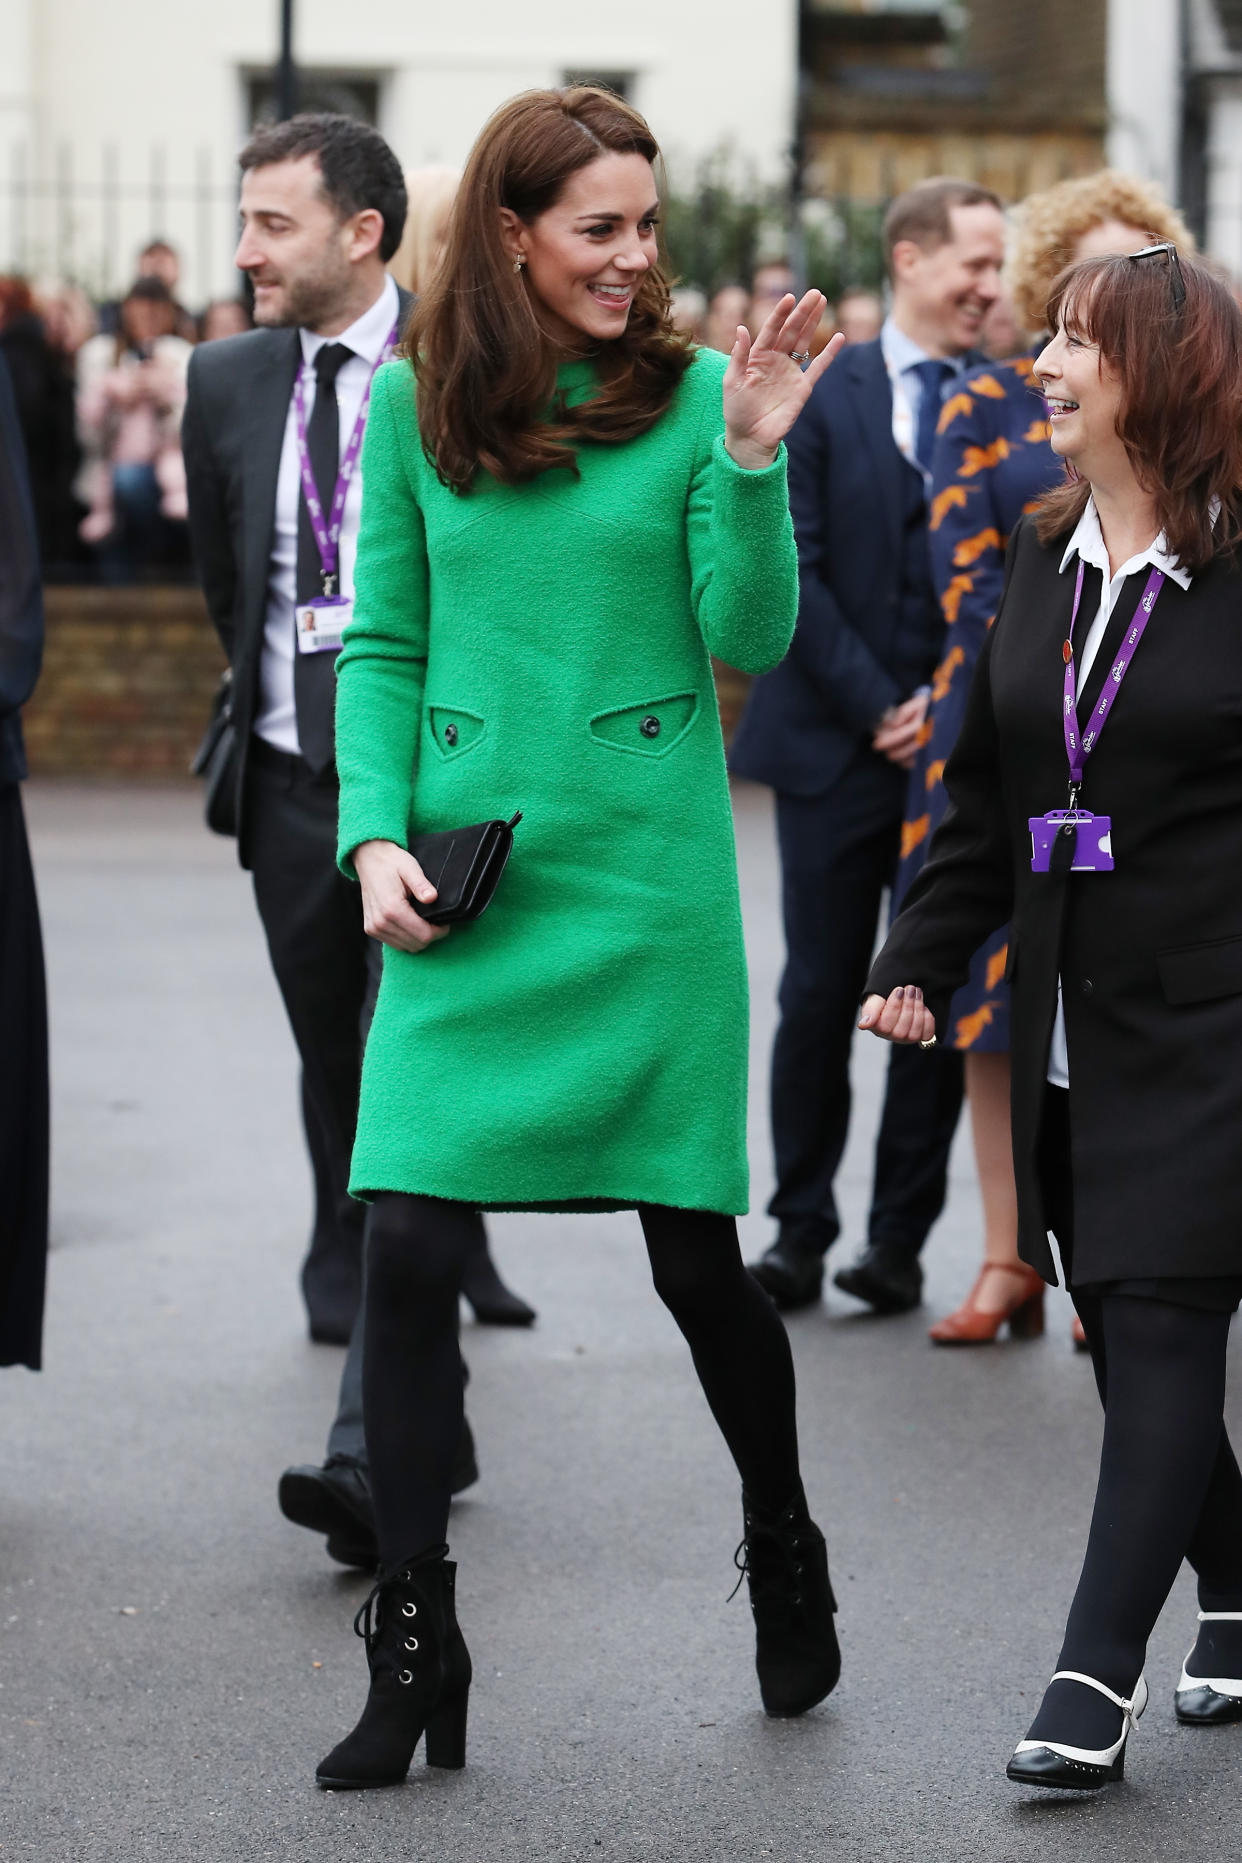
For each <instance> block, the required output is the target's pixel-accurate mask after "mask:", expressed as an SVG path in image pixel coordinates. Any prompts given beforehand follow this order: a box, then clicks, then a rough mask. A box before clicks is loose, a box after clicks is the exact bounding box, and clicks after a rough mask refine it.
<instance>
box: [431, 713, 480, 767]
mask: <svg viewBox="0 0 1242 1863" xmlns="http://www.w3.org/2000/svg"><path fill="white" fill-rule="evenodd" d="M427 721H428V724H429V725H430V727H431V735H432V737H433V738H434V739H435V741H436V749H437V750H438V751H439V752H440V753H441V755H442V756H445V757H460V755H461V753H462V752H463V751H464V750H472V749H473V748H474V746H475V745H476V744H477V743H478V741H479V739H480V738H481V737H482V735H483V733H484V731H485V730H486V729H487V727H486V725H485V724H484V722H483V720H482V719H481V718H478V717H476V716H475V714H474V712H463V711H459V710H457V708H456V707H454V706H448V705H433V706H432V707H431V708H430V710H429V712H428V714H427Z"/></svg>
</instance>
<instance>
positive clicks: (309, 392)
mask: <svg viewBox="0 0 1242 1863" xmlns="http://www.w3.org/2000/svg"><path fill="white" fill-rule="evenodd" d="M397 306H398V298H397V287H396V285H395V283H394V282H393V280H392V279H391V278H390V277H387V276H386V277H385V279H384V288H383V290H382V291H381V292H380V294H379V296H378V298H376V300H375V302H374V304H372V306H371V308H370V310H368V311H364V312H363V314H362V316H361V317H359V318H358V320H357V322H356V323H351V324H350V326H349V328H348V330H342V331H341V334H340V335H339V336H320V335H319V334H318V332H317V331H314V330H299V331H298V337H299V339H300V341H301V345H302V360H303V361H304V362H306V363H313V362H314V360H315V357H316V356H317V355H318V353H319V351H320V350H321V349H322V348H323V346H324V344H325V343H344V345H345V347H346V348H347V349H352V350H353V351H354V352H355V357H356V359H355V360H353V361H350V362H347V363H345V364H344V365H343V366H342V368H341V370H340V373H339V374H338V375H337V378H336V401H337V406H338V407H339V409H340V424H341V451H342V452H344V451H345V447H346V445H347V444H348V441H349V436H350V434H351V433H352V432H353V430H354V422H355V421H356V420H357V418H358V410H359V408H360V407H361V406H362V397H363V395H364V394H365V393H366V390H367V383H368V382H369V381H370V379H371V372H372V370H373V369H374V367H375V364H376V363H377V362H378V361H379V359H380V355H381V354H382V352H383V348H384V344H385V342H386V341H387V340H388V335H389V332H390V331H391V329H392V327H393V325H394V324H395V323H396V321H397ZM316 393H317V389H316V384H315V377H314V374H313V373H311V374H310V375H309V376H308V379H307V382H306V419H307V423H308V424H309V422H310V417H311V413H312V411H313V409H314V406H315V395H316ZM301 499H302V480H301V474H300V472H299V469H298V430H297V420H296V416H295V413H294V405H293V396H292V395H290V397H289V412H288V414H287V415H286V417H285V438H284V445H283V446H282V447H281V452H280V471H279V473H278V474H277V478H276V525H275V530H274V531H273V534H272V555H271V562H270V564H269V567H268V576H267V615H266V619H265V621H264V624H263V652H262V655H261V656H260V660H259V704H258V714H257V716H256V718H255V723H254V729H255V731H256V732H257V734H258V735H259V737H261V738H264V739H265V740H266V741H267V743H269V744H274V745H275V746H276V748H277V750H286V751H291V752H292V753H293V754H294V755H296V754H297V753H298V752H299V751H300V750H301V745H300V744H299V743H298V721H297V712H296V710H295V708H294V702H293V656H294V653H295V651H296V649H295V646H294V630H293V609H294V604H295V602H296V600H297V583H298V507H299V505H300V504H301ZM361 511H362V472H361V470H360V469H359V470H357V471H355V473H354V475H353V477H352V478H351V480H350V483H349V490H348V492H347V493H346V496H345V509H344V511H343V513H342V515H341V542H340V562H339V569H340V581H339V583H338V584H337V586H338V588H339V589H340V592H341V594H342V595H344V596H347V597H348V596H352V595H353V592H354V557H355V555H356V554H357V549H358V519H359V516H360V514H361Z"/></svg>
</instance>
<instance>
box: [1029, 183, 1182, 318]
mask: <svg viewBox="0 0 1242 1863" xmlns="http://www.w3.org/2000/svg"><path fill="white" fill-rule="evenodd" d="M1106 220H1120V221H1122V222H1123V224H1124V225H1126V226H1135V227H1142V228H1143V230H1144V231H1145V232H1148V233H1150V234H1151V235H1152V237H1153V238H1154V239H1171V240H1172V241H1173V244H1174V245H1175V246H1176V247H1177V248H1178V249H1179V251H1181V252H1186V253H1191V252H1193V251H1194V249H1195V242H1194V235H1193V234H1192V233H1191V231H1190V228H1189V227H1188V226H1187V225H1186V222H1185V221H1184V220H1183V219H1182V216H1181V214H1180V213H1178V211H1177V209H1176V207H1172V206H1170V205H1169V202H1168V200H1167V198H1166V197H1165V195H1164V194H1163V193H1162V192H1161V190H1160V189H1159V188H1158V187H1157V186H1156V185H1155V183H1154V182H1151V181H1140V180H1139V179H1138V177H1137V176H1136V175H1123V174H1121V173H1119V171H1118V170H1117V169H1115V168H1101V169H1100V170H1098V172H1097V173H1095V174H1094V175H1079V176H1078V177H1076V178H1075V179H1074V180H1072V181H1058V183H1057V184H1056V186H1055V187H1052V188H1044V189H1043V190H1042V191H1041V192H1040V193H1038V194H1030V195H1028V196H1027V198H1026V200H1025V201H1023V203H1022V205H1021V206H1020V207H1019V209H1018V212H1017V230H1016V234H1015V238H1014V244H1013V252H1012V255H1011V257H1010V260H1009V266H1008V272H1009V289H1010V292H1011V293H1012V296H1013V302H1014V309H1015V310H1016V312H1017V316H1018V322H1019V323H1020V324H1021V325H1022V327H1023V328H1024V329H1026V330H1029V331H1031V332H1032V334H1034V333H1035V332H1038V331H1042V330H1045V329H1046V328H1047V325H1048V299H1049V298H1050V297H1051V296H1052V286H1053V281H1054V280H1055V278H1056V277H1057V275H1058V273H1060V272H1062V271H1064V269H1065V267H1066V266H1067V265H1072V264H1073V261H1074V256H1075V248H1076V246H1077V244H1078V241H1079V240H1080V239H1081V238H1082V236H1083V234H1084V233H1089V232H1090V231H1091V229H1092V227H1094V226H1101V225H1103V223H1104V222H1105V221H1106Z"/></svg>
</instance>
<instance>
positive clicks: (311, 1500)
mask: <svg viewBox="0 0 1242 1863" xmlns="http://www.w3.org/2000/svg"><path fill="white" fill-rule="evenodd" d="M276 1499H277V1501H278V1503H279V1505H280V1511H281V1513H282V1514H283V1515H284V1517H285V1519H286V1520H292V1521H293V1523H294V1525H295V1526H298V1527H306V1528H307V1529H308V1530H309V1531H310V1532H312V1533H324V1534H326V1535H327V1539H328V1553H329V1555H330V1557H332V1558H333V1559H336V1560H337V1561H338V1562H339V1563H340V1564H341V1565H357V1566H363V1567H366V1568H368V1569H369V1568H371V1567H373V1566H376V1565H378V1564H379V1548H378V1546H377V1545H376V1543H375V1510H374V1508H373V1507H372V1505H371V1480H370V1476H369V1475H368V1473H367V1470H366V1469H365V1468H364V1467H363V1465H362V1464H361V1463H360V1462H355V1461H354V1459H353V1457H352V1456H347V1455H333V1456H329V1457H328V1460H327V1461H326V1462H325V1463H324V1464H323V1466H322V1467H321V1468H320V1467H316V1466H315V1465H314V1464H313V1463H303V1464H302V1465H301V1466H300V1467H297V1468H287V1469H286V1470H285V1472H284V1474H283V1475H282V1476H281V1478H280V1482H279V1485H278V1486H277V1489H276Z"/></svg>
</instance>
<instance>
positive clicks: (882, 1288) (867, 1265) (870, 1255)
mask: <svg viewBox="0 0 1242 1863" xmlns="http://www.w3.org/2000/svg"><path fill="white" fill-rule="evenodd" d="M832 1279H833V1282H834V1284H835V1285H836V1286H837V1287H839V1288H840V1289H841V1291H842V1293H845V1294H853V1296H854V1298H855V1299H856V1300H865V1301H866V1302H867V1304H868V1306H872V1307H874V1308H875V1310H876V1312H877V1313H908V1312H909V1311H910V1309H911V1307H917V1306H918V1304H919V1302H920V1301H921V1300H922V1298H923V1270H922V1269H921V1268H920V1267H919V1264H918V1262H917V1261H911V1260H910V1259H909V1257H908V1256H906V1255H899V1254H898V1253H897V1252H896V1250H894V1249H887V1248H881V1247H878V1246H874V1245H873V1246H872V1247H870V1248H865V1249H864V1250H863V1252H862V1254H861V1255H860V1256H859V1257H858V1260H857V1261H856V1262H854V1263H852V1264H851V1266H850V1267H848V1268H840V1269H838V1271H837V1273H836V1274H834V1275H833V1277H832Z"/></svg>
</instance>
